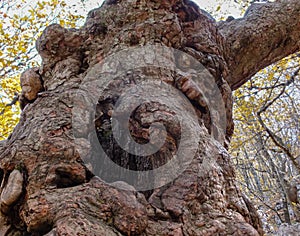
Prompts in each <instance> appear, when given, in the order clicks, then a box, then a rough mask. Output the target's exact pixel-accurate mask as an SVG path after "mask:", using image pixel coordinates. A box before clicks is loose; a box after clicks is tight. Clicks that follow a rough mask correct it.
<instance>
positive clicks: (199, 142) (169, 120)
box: [0, 0, 300, 236]
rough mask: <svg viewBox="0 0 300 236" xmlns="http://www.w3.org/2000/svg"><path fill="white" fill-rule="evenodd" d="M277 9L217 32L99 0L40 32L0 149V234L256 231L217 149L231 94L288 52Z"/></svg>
mask: <svg viewBox="0 0 300 236" xmlns="http://www.w3.org/2000/svg"><path fill="white" fill-rule="evenodd" d="M287 2H289V4H293V7H291V5H289V4H287V3H286V4H283V3H273V4H265V5H264V6H261V7H259V8H257V9H256V8H255V9H252V10H251V9H250V10H249V11H248V14H247V15H246V16H245V17H244V18H243V19H238V20H233V21H230V22H221V23H217V22H215V20H214V19H213V18H212V17H211V16H210V15H208V14H207V13H206V12H204V11H202V10H201V9H199V8H198V6H196V5H195V4H194V3H193V2H190V1H185V0H172V1H162V0H160V1H158V0H152V1H146V0H122V1H121V0H119V1H116V0H107V1H105V2H104V4H103V6H102V7H101V8H99V9H95V10H93V11H91V12H90V13H89V14H88V17H87V20H86V23H85V25H84V26H83V27H82V28H81V29H65V28H62V27H61V26H59V25H57V24H54V25H51V26H49V27H47V28H46V29H45V31H44V32H43V34H42V35H41V37H40V38H39V39H38V41H37V43H36V47H37V50H38V52H39V54H40V55H41V57H42V59H43V62H42V65H41V66H40V67H39V68H33V69H29V70H27V71H25V72H24V73H23V74H22V76H21V83H22V95H21V103H22V106H23V107H24V110H23V112H22V114H21V119H20V122H19V124H18V125H17V126H16V128H15V129H14V131H13V133H12V135H11V136H10V137H9V138H8V140H6V141H5V142H3V143H1V149H0V150H1V156H0V166H1V181H2V184H1V200H0V202H1V217H0V234H1V235H48V236H50V235H70V236H72V235H89V236H90V235H262V229H261V224H260V221H259V217H258V215H257V214H256V212H255V209H254V207H253V206H252V204H251V203H250V202H249V201H248V200H247V199H246V198H245V197H244V196H243V195H242V193H241V192H240V190H239V189H238V188H237V185H236V183H235V173H234V168H233V166H232V163H231V161H230V156H229V155H228V152H227V150H226V148H227V147H228V145H229V141H230V137H231V135H232V133H233V122H232V99H231V93H232V89H236V88H237V87H238V86H240V85H241V84H242V83H244V82H245V81H247V80H248V79H249V78H250V77H251V76H252V75H253V74H254V73H255V72H257V70H259V69H260V68H262V67H264V66H266V65H268V64H270V63H272V62H273V61H275V60H278V59H280V58H282V57H283V56H286V55H288V54H290V53H292V52H294V51H296V50H298V49H299V44H297V39H299V31H298V33H297V31H295V30H294V29H293V26H294V27H297V26H298V27H299V15H300V14H299V9H300V7H299V5H300V4H299V1H294V0H292V1H287ZM281 11H283V12H284V11H285V14H282V15H281V16H280V13H281ZM272 14H274V15H275V17H274V15H272ZM292 15H294V18H293V23H294V25H293V24H292V23H290V24H286V25H280V27H279V28H280V29H282V31H280V32H283V31H286V32H287V33H288V35H289V36H287V35H285V34H281V33H279V32H278V31H276V30H274V29H276V27H277V24H278V22H280V23H281V24H283V23H282V22H284V20H282V18H280V17H285V18H288V17H291V16H292ZM260 17H262V18H263V19H264V20H261V21H257V20H258V19H260ZM286 20H288V19H286ZM277 21H278V22H277ZM290 21H291V20H290ZM254 24H255V27H257V29H259V30H258V31H254V30H253V31H252V28H251V26H253V25H254ZM273 30H274V31H273ZM273 34H274V35H273ZM272 35H273V36H274V37H272V38H271V39H270V40H269V41H268V40H264V39H266V38H268V37H270V36H272ZM287 38H288V40H287ZM260 40H262V41H260ZM258 41H260V42H261V44H258V43H257V42H258ZM283 41H284V42H286V43H283ZM280 42H282V43H281V44H280Z"/></svg>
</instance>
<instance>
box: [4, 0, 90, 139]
mask: <svg viewBox="0 0 300 236" xmlns="http://www.w3.org/2000/svg"><path fill="white" fill-rule="evenodd" d="M0 4H1V5H0V17H1V22H0V78H1V80H0V90H1V93H0V98H1V99H0V117H1V118H0V139H5V138H7V137H8V135H9V134H10V133H11V132H12V129H13V128H14V127H15V125H16V123H17V122H18V121H19V114H20V109H19V105H18V104H17V101H18V94H19V93H20V91H21V88H20V85H19V84H20V82H19V78H20V74H21V72H23V71H24V70H25V69H26V68H29V67H34V66H38V64H39V62H40V58H39V56H38V54H37V51H36V49H35V41H36V40H37V38H38V37H39V36H40V35H41V33H42V31H43V29H44V28H45V27H46V26H48V25H50V24H51V23H59V24H60V25H62V26H64V27H67V28H74V27H76V26H78V24H79V23H80V22H81V24H82V21H83V16H82V12H85V11H83V9H84V5H82V4H83V3H82V2H81V1H78V2H73V4H74V5H67V4H66V3H65V1H57V0H49V1H25V0H18V1H6V0H5V1H1V3H0ZM80 4H81V5H80ZM74 6H76V8H77V9H78V10H74V9H73V8H74Z"/></svg>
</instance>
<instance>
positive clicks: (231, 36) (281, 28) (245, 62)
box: [219, 0, 300, 89]
mask: <svg viewBox="0 0 300 236" xmlns="http://www.w3.org/2000/svg"><path fill="white" fill-rule="evenodd" d="M219 31H220V32H221V33H222V35H223V36H224V37H225V48H226V49H225V53H226V54H225V57H226V60H227V62H228V65H229V69H230V70H231V72H232V77H231V78H230V79H229V80H230V81H228V82H229V84H230V86H231V88H232V89H237V88H239V87H240V86H241V85H243V84H244V83H245V82H246V81H248V80H249V79H250V78H251V77H252V76H253V75H254V74H255V73H256V72H258V71H259V70H261V69H263V68H264V67H266V66H268V65H270V64H272V63H274V62H276V61H278V60H280V59H282V58H284V57H286V56H288V55H290V54H292V53H295V52H297V51H299V50H300V43H299V42H300V1H299V0H285V1H280V2H276V3H256V4H252V5H251V7H250V8H249V9H248V10H247V12H246V14H245V16H244V17H243V18H241V19H236V20H233V21H230V22H225V23H222V24H220V25H219Z"/></svg>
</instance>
